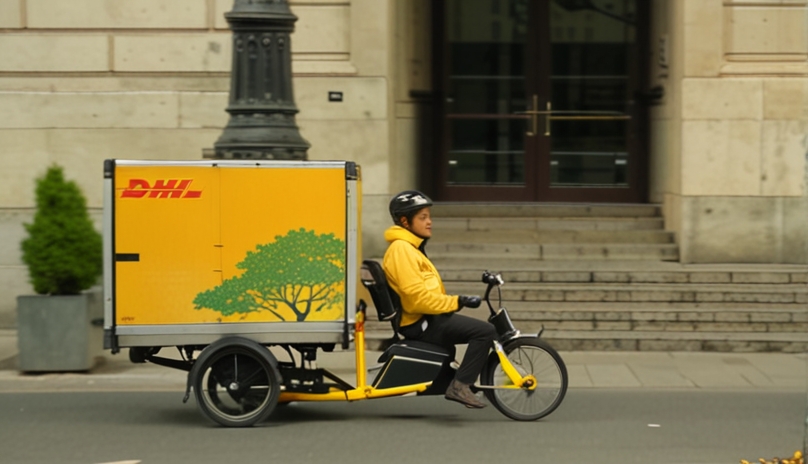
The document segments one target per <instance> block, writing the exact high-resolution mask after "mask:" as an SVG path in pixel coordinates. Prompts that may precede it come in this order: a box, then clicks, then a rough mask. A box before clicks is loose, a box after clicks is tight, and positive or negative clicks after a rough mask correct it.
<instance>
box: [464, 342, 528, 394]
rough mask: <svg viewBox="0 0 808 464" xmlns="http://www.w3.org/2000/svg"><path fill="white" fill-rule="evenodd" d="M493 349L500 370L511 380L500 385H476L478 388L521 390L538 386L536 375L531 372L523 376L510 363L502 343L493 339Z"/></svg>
mask: <svg viewBox="0 0 808 464" xmlns="http://www.w3.org/2000/svg"><path fill="white" fill-rule="evenodd" d="M494 351H496V353H497V357H498V358H499V365H500V367H501V368H502V371H503V372H504V373H505V376H506V377H508V380H509V381H510V382H511V384H510V385H502V386H494V385H479V386H476V387H477V388H478V389H480V390H503V389H504V390H515V389H523V390H535V389H536V387H537V386H538V382H537V381H536V377H534V376H533V375H532V374H530V375H525V376H523V375H522V374H520V373H519V370H518V369H517V368H516V367H515V366H514V365H513V363H511V360H510V359H508V355H507V354H505V350H504V349H503V348H502V344H501V343H500V342H498V341H496V340H494Z"/></svg>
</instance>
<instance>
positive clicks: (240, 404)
mask: <svg viewBox="0 0 808 464" xmlns="http://www.w3.org/2000/svg"><path fill="white" fill-rule="evenodd" d="M259 349H265V348H263V347H260V348H259ZM202 363H203V364H202V365H201V366H200V369H199V370H198V371H197V375H196V378H195V379H194V394H195V396H196V402H197V405H199V409H200V410H201V411H202V413H203V414H204V415H205V416H206V417H208V418H209V419H211V420H212V421H214V422H216V423H218V424H220V425H223V426H225V427H250V426H252V425H255V424H257V423H258V422H261V421H262V420H264V419H266V418H267V417H268V416H269V415H270V414H271V413H272V411H273V410H274V409H275V406H276V405H277V404H278V397H279V396H280V391H281V387H280V376H279V375H278V372H277V370H276V369H275V368H274V366H273V365H272V364H271V363H270V362H269V361H268V360H267V357H266V356H264V355H262V353H257V352H256V351H255V348H253V347H249V346H244V345H240V344H234V345H228V346H225V347H223V348H221V349H219V350H218V351H216V352H215V353H213V355H211V356H209V357H207V358H206V359H204V360H202Z"/></svg>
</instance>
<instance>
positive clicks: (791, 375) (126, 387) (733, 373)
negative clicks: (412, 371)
mask: <svg viewBox="0 0 808 464" xmlns="http://www.w3.org/2000/svg"><path fill="white" fill-rule="evenodd" d="M458 351H459V352H458V359H461V358H460V357H461V356H462V351H461V350H458ZM173 353H176V350H175V349H173V348H165V349H164V350H163V352H161V354H164V355H166V356H171V355H172V354H173ZM379 354H380V353H378V352H368V353H367V365H368V367H372V366H374V365H375V362H376V359H377V358H378V356H379ZM16 356H17V333H16V331H15V330H9V329H0V393H4V392H6V393H7V392H29V391H40V392H42V391H184V389H185V383H186V379H187V374H186V373H185V372H183V371H179V370H176V369H171V368H167V367H162V366H157V365H154V364H148V363H147V364H133V363H131V362H130V361H129V356H128V353H127V350H122V351H121V353H119V354H117V355H112V354H110V353H109V352H106V353H105V357H104V359H103V360H102V362H100V363H99V365H98V366H96V367H95V368H94V369H93V370H92V371H91V372H89V373H58V374H57V373H53V374H23V373H20V372H19V371H17V370H16ZM561 356H562V358H563V359H564V362H565V364H566V365H567V371H568V372H569V381H570V385H569V386H570V388H606V389H615V388H627V389H692V390H698V389H717V390H730V389H742V390H765V389H769V390H792V391H803V392H804V391H806V390H808V354H806V353H799V354H790V353H702V352H625V351H607V352H580V351H579V352H562V353H561ZM278 357H279V359H281V360H286V357H285V356H283V355H281V354H279V355H278ZM354 357H355V353H354V352H353V351H335V352H333V353H320V354H319V355H318V366H319V367H322V368H326V369H328V370H330V371H332V372H334V373H335V374H337V375H338V376H339V377H341V378H342V379H343V380H345V381H347V382H349V383H351V384H352V385H355V378H356V376H355V372H354V359H355V358H354Z"/></svg>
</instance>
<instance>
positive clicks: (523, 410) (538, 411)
mask: <svg viewBox="0 0 808 464" xmlns="http://www.w3.org/2000/svg"><path fill="white" fill-rule="evenodd" d="M504 350H505V353H506V354H507V355H508V359H509V360H510V362H511V364H513V366H514V367H515V368H516V370H517V371H519V373H520V374H521V375H523V376H524V375H528V374H530V375H533V376H534V377H535V378H536V381H537V386H536V388H535V389H534V390H529V389H526V388H520V389H493V390H484V391H485V396H486V398H488V400H489V401H490V402H491V404H493V405H494V407H495V408H497V409H498V410H499V411H500V412H501V413H502V414H505V415H506V416H508V417H510V418H511V419H515V420H520V421H532V420H537V419H541V418H542V417H544V416H546V415H548V414H550V413H551V412H553V411H555V409H556V408H557V407H558V406H559V405H560V404H561V401H562V400H563V399H564V395H565V394H566V393H567V367H566V366H565V365H564V361H563V360H562V359H561V356H559V355H558V353H557V352H556V350H555V349H553V347H551V346H550V345H549V344H548V343H547V342H545V341H544V340H541V339H539V338H524V339H516V340H513V341H511V342H510V343H508V344H507V345H506V346H505V347H504ZM490 359H491V361H490V362H489V363H488V365H487V366H486V369H485V370H484V371H483V378H482V379H481V380H482V383H483V385H491V386H494V387H501V386H507V385H513V383H512V382H511V381H510V379H509V378H508V376H507V375H505V372H504V371H503V370H502V366H501V365H500V363H499V358H498V357H497V355H496V353H494V354H493V355H492V356H491V358H490Z"/></svg>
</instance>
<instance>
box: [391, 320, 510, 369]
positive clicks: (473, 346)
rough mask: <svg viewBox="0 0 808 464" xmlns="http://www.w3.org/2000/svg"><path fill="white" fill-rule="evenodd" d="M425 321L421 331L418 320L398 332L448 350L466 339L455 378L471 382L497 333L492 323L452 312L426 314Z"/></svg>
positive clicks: (482, 363) (481, 366) (481, 365)
mask: <svg viewBox="0 0 808 464" xmlns="http://www.w3.org/2000/svg"><path fill="white" fill-rule="evenodd" d="M428 321H429V326H428V327H427V328H426V331H424V332H423V333H420V334H418V332H420V331H421V330H420V328H416V327H415V325H420V324H421V323H420V322H417V323H416V324H414V325H412V326H407V327H403V328H402V330H401V334H402V335H404V336H405V337H406V338H410V339H415V340H421V341H424V342H427V343H432V344H434V345H440V346H442V347H444V348H446V349H448V350H450V351H454V346H455V345H461V344H464V343H468V345H469V346H468V348H467V349H466V355H465V356H464V357H463V361H462V362H461V363H460V368H459V369H458V370H457V373H456V374H455V379H456V380H457V381H458V382H462V383H466V384H472V383H474V381H475V380H477V376H479V375H480V372H481V371H482V370H483V365H484V364H485V360H486V359H487V358H488V352H489V350H490V349H491V346H492V342H493V341H494V339H495V338H496V337H497V331H496V330H495V329H494V326H493V325H491V324H490V323H488V322H485V321H481V320H479V319H474V318H472V317H468V316H462V315H460V314H455V313H448V314H439V315H436V316H430V317H429V318H428ZM413 332H415V333H413Z"/></svg>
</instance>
